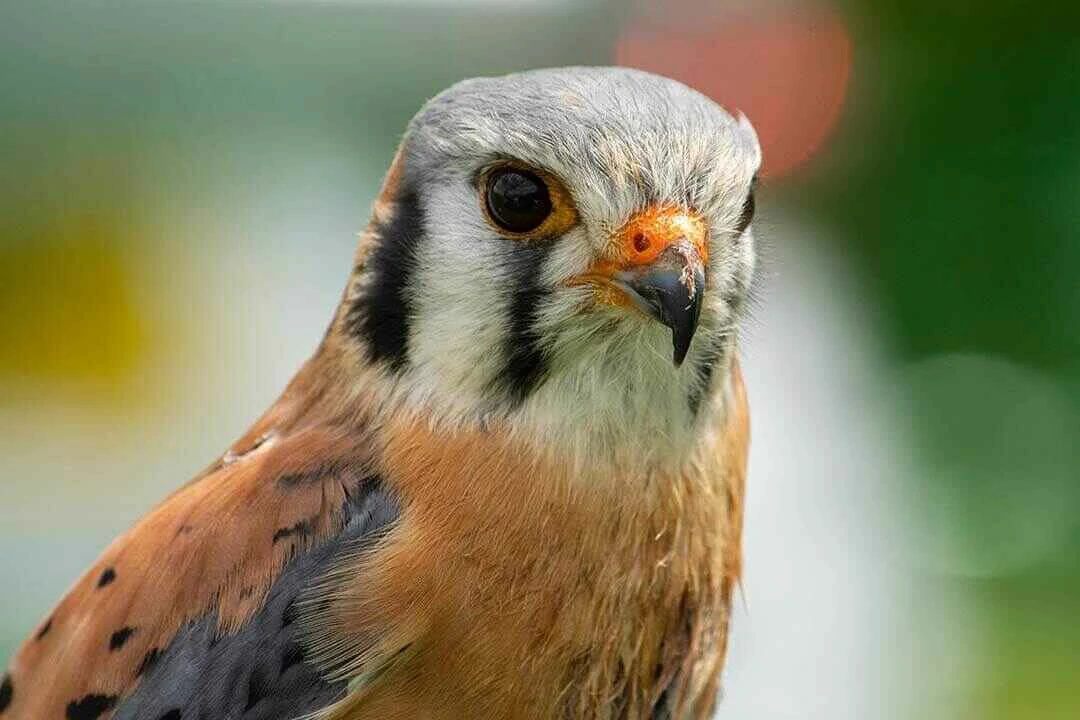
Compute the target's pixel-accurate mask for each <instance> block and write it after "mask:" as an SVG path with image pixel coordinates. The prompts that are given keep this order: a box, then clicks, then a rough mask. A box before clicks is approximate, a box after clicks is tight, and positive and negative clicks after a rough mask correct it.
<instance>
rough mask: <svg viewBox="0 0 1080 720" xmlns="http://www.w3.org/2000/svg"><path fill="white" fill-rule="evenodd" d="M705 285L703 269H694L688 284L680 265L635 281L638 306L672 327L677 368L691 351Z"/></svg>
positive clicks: (674, 358)
mask: <svg viewBox="0 0 1080 720" xmlns="http://www.w3.org/2000/svg"><path fill="white" fill-rule="evenodd" d="M704 284H705V275H704V272H702V270H701V269H695V271H694V275H693V279H692V281H691V282H689V283H688V282H687V281H686V279H685V278H684V277H683V272H682V271H681V270H680V269H678V268H675V269H664V270H659V271H653V272H650V273H648V274H647V275H645V276H644V277H642V278H640V279H638V281H637V282H635V283H634V284H633V289H634V291H635V296H636V298H637V299H638V300H639V302H638V305H639V307H642V309H644V310H646V311H647V312H648V313H649V314H650V315H652V316H653V317H654V318H656V319H657V320H658V321H659V322H661V323H663V324H664V325H667V326H668V327H669V328H671V344H672V361H673V362H674V364H675V367H680V366H681V365H682V364H683V361H685V360H686V356H687V354H688V353H689V352H690V343H691V342H692V341H693V339H694V333H695V332H696V331H697V326H698V320H699V319H700V317H701V305H702V295H703V289H704Z"/></svg>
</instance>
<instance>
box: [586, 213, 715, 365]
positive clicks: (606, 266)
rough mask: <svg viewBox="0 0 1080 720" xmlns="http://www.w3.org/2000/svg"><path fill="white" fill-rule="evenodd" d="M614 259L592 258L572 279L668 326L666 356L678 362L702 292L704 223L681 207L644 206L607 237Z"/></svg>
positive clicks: (689, 337)
mask: <svg viewBox="0 0 1080 720" xmlns="http://www.w3.org/2000/svg"><path fill="white" fill-rule="evenodd" d="M613 240H614V247H615V255H616V257H615V258H614V260H603V261H601V262H599V263H597V264H596V265H595V266H594V267H593V268H591V269H590V270H589V272H587V273H586V274H584V275H582V276H580V277H579V278H576V279H575V280H574V281H572V282H573V284H584V283H588V284H592V285H594V286H596V287H597V299H598V300H599V301H600V302H603V303H606V304H609V305H629V306H631V307H634V308H637V309H638V310H640V311H641V312H643V313H645V314H646V315H647V316H649V317H651V318H653V319H654V320H657V321H659V322H661V323H663V324H664V325H666V326H668V327H669V328H671V341H672V345H673V354H672V360H673V361H674V363H675V366H676V367H678V366H680V365H682V362H683V360H685V359H686V354H687V353H688V352H689V350H690V343H691V341H692V340H693V339H694V333H695V332H696V331H697V326H698V320H699V319H700V317H701V306H702V303H703V298H704V294H705V266H706V265H707V264H708V242H707V237H706V225H705V222H704V221H703V220H702V219H701V218H700V217H698V216H697V215H694V214H691V213H689V212H687V211H686V210H683V209H679V208H671V207H653V208H649V209H646V210H644V211H642V212H640V213H638V214H637V215H635V216H634V217H633V218H631V219H630V221H629V222H628V223H626V225H624V226H623V227H622V228H620V229H619V230H618V231H617V232H616V233H615V235H614V237H613Z"/></svg>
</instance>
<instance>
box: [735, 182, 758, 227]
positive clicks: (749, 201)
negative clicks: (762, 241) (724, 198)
mask: <svg viewBox="0 0 1080 720" xmlns="http://www.w3.org/2000/svg"><path fill="white" fill-rule="evenodd" d="M757 182H758V181H757V176H756V175H755V176H754V179H753V180H752V181H751V182H750V193H749V194H748V195H747V196H746V201H745V202H744V203H743V206H742V212H741V213H740V214H739V223H738V224H737V225H736V226H735V233H736V234H737V235H742V234H743V233H744V232H746V228H748V227H750V223H751V222H753V220H754V210H755V209H756V207H757V203H756V201H755V200H754V191H755V190H757Z"/></svg>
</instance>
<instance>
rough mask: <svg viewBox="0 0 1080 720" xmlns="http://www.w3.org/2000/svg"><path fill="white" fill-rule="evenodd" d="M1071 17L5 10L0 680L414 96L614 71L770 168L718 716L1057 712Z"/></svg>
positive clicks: (1070, 474)
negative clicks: (732, 604) (659, 77)
mask: <svg viewBox="0 0 1080 720" xmlns="http://www.w3.org/2000/svg"><path fill="white" fill-rule="evenodd" d="M1071 7H1072V6H1067V5H1064V4H1060V5H1059V4H1041V5H1038V6H1035V5H1032V4H1031V3H1026V2H1020V1H1019V0H987V1H984V2H959V3H948V4H942V3H931V2H900V1H899V0H872V1H871V0H865V1H861V2H857V1H856V0H848V1H847V2H839V3H832V4H829V3H825V2H814V3H809V2H783V1H782V0H775V1H773V0H769V1H768V2H764V1H758V2H711V3H710V2H704V1H703V0H697V1H694V2H691V1H688V0H682V1H681V2H674V3H665V4H663V5H660V4H658V3H625V2H613V1H605V0H595V1H593V2H574V1H572V0H566V1H565V2H530V1H529V0H517V1H516V2H494V1H490V0H489V1H487V2H485V1H483V0H471V1H470V2H465V3H451V2H439V1H438V0H427V1H426V2H425V1H420V2H401V3H393V2H389V1H387V2H384V3H377V2H364V1H362V0H355V1H350V0H338V1H336V2H305V1H303V0H294V1H291V2H290V1H288V0H281V1H277V2H260V1H257V0H249V1H238V2H227V1H226V0H218V1H217V2H212V1H206V2H195V3H193V2H179V1H177V2H166V1H159V2H152V1H150V0H145V1H143V2H138V1H137V0H126V1H124V0H120V1H111V2H104V1H98V0H89V1H86V2H66V3H61V2H55V0H37V1H36V2H19V1H16V2H10V1H9V2H6V3H4V4H3V5H2V6H0V548H2V549H3V552H2V553H0V577H3V578H5V583H4V587H3V594H2V595H0V598H2V599H0V604H2V606H3V607H4V612H3V613H2V614H0V660H2V659H3V658H6V657H7V656H9V655H10V654H11V653H12V652H13V651H14V649H15V648H16V646H17V644H18V642H19V641H20V640H21V638H22V637H23V636H24V635H25V634H27V633H28V632H29V631H30V629H31V628H32V627H33V626H34V624H35V623H36V622H37V620H38V619H39V618H40V617H42V616H43V615H44V614H45V613H46V612H47V609H48V607H49V606H50V605H51V604H52V603H53V602H54V601H55V600H56V599H57V598H58V597H59V596H60V594H61V593H62V592H63V590H64V588H65V587H66V586H67V584H69V583H70V582H71V581H73V580H74V578H75V577H76V576H77V575H78V574H79V573H80V572H81V571H82V569H83V568H85V567H86V566H87V565H88V564H89V563H90V562H91V561H92V560H93V558H94V557H96V555H97V554H98V553H99V552H100V551H101V550H102V549H103V547H104V546H105V544H106V543H107V542H108V541H109V540H110V539H111V538H112V537H114V536H115V535H116V534H117V533H119V532H121V531H122V530H123V529H124V528H126V527H127V526H128V525H130V523H131V522H133V521H134V520H135V519H136V518H137V517H138V516H139V515H140V514H142V513H143V512H145V511H146V510H147V509H149V508H150V507H151V506H152V505H153V504H154V503H155V502H156V501H157V500H158V499H160V498H161V497H162V496H163V495H164V494H165V493H166V492H167V491H168V490H169V489H171V488H174V487H176V486H177V485H179V484H180V483H182V482H183V481H185V480H186V479H187V477H190V476H191V475H192V474H194V473H195V472H196V471H197V470H198V469H200V468H201V467H203V466H204V465H205V464H206V463H207V462H208V461H209V460H210V459H211V458H212V457H214V456H215V455H216V454H217V453H219V452H220V451H221V450H222V449H223V448H224V447H225V446H227V445H228V444H229V442H230V441H231V440H232V439H233V438H234V437H236V436H237V435H239V433H241V432H242V431H243V430H244V429H245V427H246V425H247V423H248V422H249V421H251V420H252V419H254V418H255V417H256V416H257V415H258V414H259V412H260V411H261V410H262V409H263V408H264V407H265V406H266V405H267V404H268V403H269V402H270V401H271V400H272V399H273V398H274V397H275V396H276V394H277V392H278V391H280V389H281V388H282V387H283V386H284V383H285V382H286V381H287V379H288V377H289V376H290V375H291V373H292V372H293V371H294V370H295V369H296V368H297V367H298V366H299V364H300V362H302V360H303V359H304V358H305V357H306V356H307V354H308V353H309V352H310V351H311V350H312V349H313V348H314V347H315V344H316V343H317V341H318V339H319V337H320V336H321V334H322V331H323V329H324V328H325V324H326V322H327V321H328V319H329V315H330V311H331V309H332V308H333V306H334V305H335V303H336V301H337V299H338V296H339V293H340V290H341V287H342V286H343V284H344V281H345V278H346V276H347V274H348V270H349V259H350V257H351V252H352V248H353V244H354V242H355V234H356V232H357V231H358V230H360V229H361V228H362V227H363V225H364V224H365V221H366V215H367V212H368V208H369V206H370V202H371V200H372V198H373V196H374V194H375V192H376V191H377V189H378V184H379V182H380V180H381V177H382V173H383V172H384V170H385V168H386V166H387V164H388V162H389V160H390V158H391V157H392V155H393V151H394V148H395V145H396V143H397V141H398V139H399V138H400V134H401V131H402V129H403V127H404V125H405V123H406V122H407V121H408V119H409V117H410V116H411V115H412V114H413V113H414V112H415V111H416V109H417V108H418V107H419V106H420V105H421V104H422V103H423V101H424V100H425V99H426V98H428V97H430V96H431V95H432V94H434V93H436V92H438V91H439V90H441V89H443V88H444V87H446V86H447V85H449V84H451V83H453V82H454V81H456V80H459V79H462V78H464V77H469V76H474V75H490V74H498V73H503V72H508V71H512V70H517V69H524V68H529V67H538V66H547V65H568V64H611V63H614V62H621V63H626V64H633V65H638V66H642V67H646V68H650V69H656V70H661V71H665V72H668V73H670V74H672V75H674V76H676V77H680V78H681V79H684V80H686V81H687V82H689V83H691V84H694V85H696V86H699V87H700V88H701V89H702V90H703V91H706V92H709V93H710V94H711V95H713V96H714V97H715V98H716V99H717V100H718V101H720V102H722V103H724V104H725V105H727V106H730V107H740V108H742V109H744V110H745V111H746V112H747V114H748V115H749V116H750V117H751V119H752V120H754V121H755V123H757V124H758V127H759V131H760V133H761V136H762V142H763V145H764V147H765V152H766V157H767V168H766V169H767V171H769V172H768V177H767V178H766V181H765V193H764V197H763V199H762V200H761V202H760V203H759V205H760V206H762V207H763V220H762V222H761V223H760V224H761V225H762V227H761V228H759V230H758V233H759V234H760V235H762V236H763V237H762V239H763V242H764V245H765V251H764V252H765V262H764V268H765V271H764V272H763V278H764V280H763V288H762V301H761V306H762V307H761V309H760V311H759V312H758V313H757V315H756V319H755V321H754V323H753V325H752V327H751V329H750V330H749V331H748V339H747V349H746V354H747V366H748V372H749V376H750V384H751V395H752V397H753V399H754V413H755V416H754V417H755V446H754V456H753V458H752V469H751V485H752V487H751V495H750V506H749V510H748V512H749V516H748V529H747V533H748V537H747V545H748V549H747V552H748V577H747V582H746V586H747V587H746V595H747V597H746V602H745V608H744V611H743V614H742V616H741V617H740V618H738V619H737V626H736V628H737V631H738V632H736V638H735V648H734V651H733V658H732V667H731V670H730V671H729V677H728V681H727V691H726V696H727V699H726V702H725V705H724V708H723V709H722V711H721V713H720V716H721V717H746V718H823V719H824V718H829V719H830V720H835V719H836V718H841V717H843V718H853V719H854V718H860V719H864V718H875V719H876V718H885V717H905V718H927V717H943V718H944V717H948V718H986V719H988V720H999V719H1000V720H1005V719H1008V720H1019V719H1021V718H1040V719H1042V718H1062V719H1064V718H1076V717H1080V471H1078V470H1077V468H1078V467H1080V462H1078V461H1080V443H1078V442H1077V441H1078V440H1080V238H1078V237H1077V232H1076V230H1075V228H1076V227H1077V225H1078V224H1080V32H1077V27H1080V24H1078V21H1080V11H1077V10H1074V9H1071ZM796 580H797V582H796Z"/></svg>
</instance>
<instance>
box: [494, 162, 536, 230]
mask: <svg viewBox="0 0 1080 720" xmlns="http://www.w3.org/2000/svg"><path fill="white" fill-rule="evenodd" d="M484 201H485V203H486V204H487V211H488V215H489V216H490V217H491V219H492V221H493V222H494V223H495V224H496V225H498V226H499V227H500V228H502V229H503V230H506V231H508V232H512V233H519V234H520V233H527V232H530V231H532V230H535V229H536V228H538V227H540V226H541V225H543V224H544V221H545V220H547V218H548V216H549V215H550V214H551V208H552V206H551V194H550V193H549V192H548V187H547V185H546V184H545V183H544V181H543V180H541V179H540V177H539V176H537V175H536V174H534V173H531V172H529V171H528V170H521V169H518V168H503V169H499V170H496V171H494V172H493V173H492V174H491V175H490V177H488V180H487V195H486V197H485V199H484Z"/></svg>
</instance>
